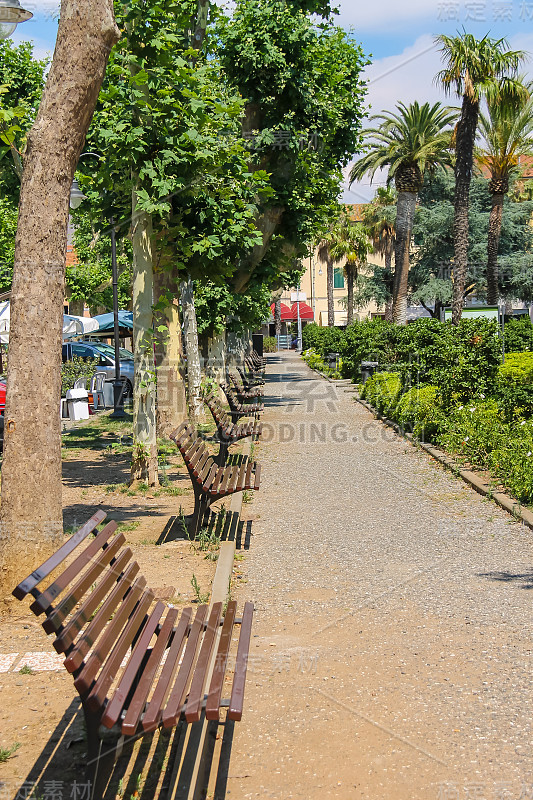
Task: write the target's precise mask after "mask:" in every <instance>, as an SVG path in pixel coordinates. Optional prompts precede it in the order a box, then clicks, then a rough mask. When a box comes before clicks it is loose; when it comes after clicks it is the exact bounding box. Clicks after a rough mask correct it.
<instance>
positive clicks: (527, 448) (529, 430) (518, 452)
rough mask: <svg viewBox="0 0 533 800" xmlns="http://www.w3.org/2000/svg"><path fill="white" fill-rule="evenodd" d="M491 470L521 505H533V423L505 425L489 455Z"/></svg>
mask: <svg viewBox="0 0 533 800" xmlns="http://www.w3.org/2000/svg"><path fill="white" fill-rule="evenodd" d="M490 471H491V473H492V474H493V475H494V476H495V477H497V478H498V479H499V480H501V482H502V483H503V485H504V486H505V487H506V488H507V489H509V491H510V492H511V494H512V495H513V497H516V499H517V500H519V501H520V502H521V503H529V504H530V503H533V422H531V421H527V422H526V421H525V420H522V421H521V422H515V423H513V424H512V425H509V426H506V436H505V437H504V438H503V439H502V440H501V442H500V444H499V446H498V447H497V448H494V449H493V451H492V454H491V461H490Z"/></svg>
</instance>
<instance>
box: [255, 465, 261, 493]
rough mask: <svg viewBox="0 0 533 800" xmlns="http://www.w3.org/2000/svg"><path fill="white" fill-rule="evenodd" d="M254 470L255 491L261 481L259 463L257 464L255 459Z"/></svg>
mask: <svg viewBox="0 0 533 800" xmlns="http://www.w3.org/2000/svg"><path fill="white" fill-rule="evenodd" d="M254 470H255V481H254V489H255V491H257V490H258V489H259V484H260V481H261V464H258V463H257V461H255V462H254Z"/></svg>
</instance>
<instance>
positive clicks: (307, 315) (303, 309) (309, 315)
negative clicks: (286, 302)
mask: <svg viewBox="0 0 533 800" xmlns="http://www.w3.org/2000/svg"><path fill="white" fill-rule="evenodd" d="M298 306H300V319H304V320H314V318H315V315H314V313H313V309H312V308H311V306H309V305H307V303H304V302H303V300H300V302H299V303H293V304H292V306H291V312H292V319H296V320H297V319H298Z"/></svg>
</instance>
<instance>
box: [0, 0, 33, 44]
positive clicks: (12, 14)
mask: <svg viewBox="0 0 533 800" xmlns="http://www.w3.org/2000/svg"><path fill="white" fill-rule="evenodd" d="M32 17H33V14H32V13H31V11H26V9H25V8H22V6H21V5H20V3H19V0H0V39H7V38H8V37H9V36H11V34H12V33H14V31H15V28H16V27H17V25H18V24H19V22H26V20H28V19H31V18H32Z"/></svg>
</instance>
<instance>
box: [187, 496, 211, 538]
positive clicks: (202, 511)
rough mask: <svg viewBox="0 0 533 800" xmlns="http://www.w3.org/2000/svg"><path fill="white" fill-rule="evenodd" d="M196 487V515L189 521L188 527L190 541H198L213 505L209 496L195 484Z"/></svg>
mask: <svg viewBox="0 0 533 800" xmlns="http://www.w3.org/2000/svg"><path fill="white" fill-rule="evenodd" d="M193 487H194V513H193V515H192V519H191V520H190V521H189V523H188V525H187V530H188V533H189V539H191V540H193V539H196V536H197V535H198V532H199V531H200V529H201V527H202V525H203V523H204V520H205V517H206V515H207V514H208V513H209V506H210V504H211V502H210V500H209V498H208V496H207V495H206V494H204V492H202V490H201V489H200V488H199V487H198V486H197V485H196V483H193Z"/></svg>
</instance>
